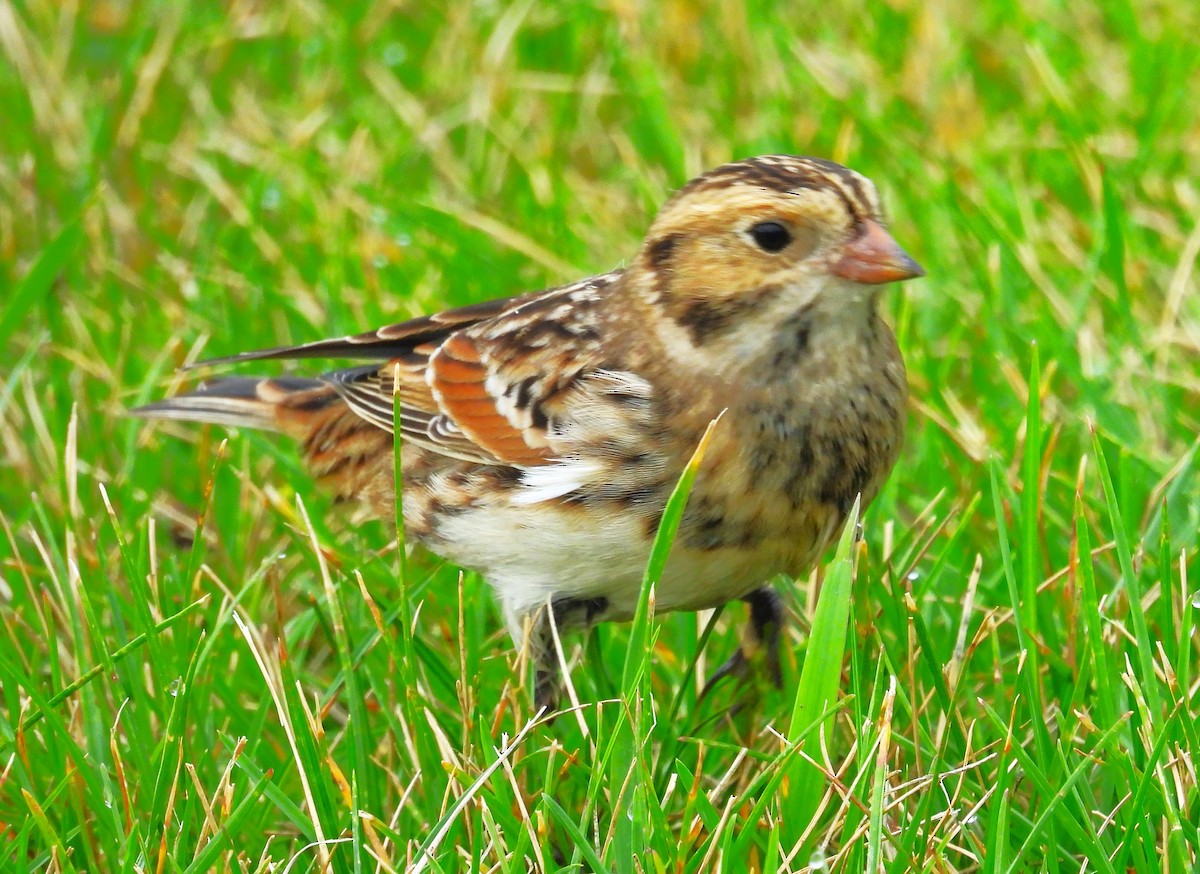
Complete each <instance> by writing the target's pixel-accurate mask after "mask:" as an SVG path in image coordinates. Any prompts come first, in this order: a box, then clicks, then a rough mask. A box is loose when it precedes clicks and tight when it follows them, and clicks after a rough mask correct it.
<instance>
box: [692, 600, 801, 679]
mask: <svg viewBox="0 0 1200 874" xmlns="http://www.w3.org/2000/svg"><path fill="white" fill-rule="evenodd" d="M742 600H743V601H745V602H746V603H747V604H749V605H750V621H749V622H748V623H747V625H746V631H745V633H744V634H743V635H742V642H741V644H739V645H738V648H737V650H736V651H735V652H734V654H733V655H731V656H730V657H729V660H728V661H726V662H725V664H723V665H721V667H719V668H717V670H716V672H715V673H714V674H713V675H712V676H711V677H709V678H708V681H707V682H706V683H705V684H704V689H703V690H702V691H701V692H700V697H699V699H698V701H703V700H704V699H705V698H706V697H707V696H708V693H709V692H711V691H712V690H713V689H714V688H715V687H716V686H717V684H718V683H720V681H721V680H723V679H725V678H726V677H729V676H735V677H737V678H739V679H740V680H743V681H744V680H745V679H746V678H747V677H748V676H750V675H751V674H752V673H753V664H752V659H753V658H754V656H755V654H756V653H757V652H758V649H759V648H760V647H762V648H763V649H765V650H766V652H765V653H764V654H763V661H764V662H765V663H766V669H767V677H768V678H769V679H770V681H771V684H772V685H773V686H774V687H775V688H776V689H782V688H783V666H782V665H781V663H780V659H779V640H780V638H781V637H782V626H783V616H784V613H783V604H782V603H781V602H780V600H779V595H778V594H776V593H775V590H774V589H770V588H766V587H764V588H761V589H755V590H754V591H753V592H751V593H750V594H749V595H746V596H745V597H744V598H743V599H742Z"/></svg>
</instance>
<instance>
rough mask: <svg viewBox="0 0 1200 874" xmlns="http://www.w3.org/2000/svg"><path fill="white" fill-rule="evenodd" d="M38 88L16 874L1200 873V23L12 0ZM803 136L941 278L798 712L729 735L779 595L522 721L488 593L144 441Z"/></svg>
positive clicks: (280, 493) (580, 644)
mask: <svg viewBox="0 0 1200 874" xmlns="http://www.w3.org/2000/svg"><path fill="white" fill-rule="evenodd" d="M393 5H395V6H396V8H393ZM806 7H807V8H806ZM334 9H337V10H338V11H336V12H335V11H333V10H334ZM0 58H2V59H0V109H2V110H3V112H2V114H3V118H4V121H3V128H2V134H0V306H2V307H3V309H2V310H0V347H2V349H3V353H4V356H3V362H4V364H3V365H2V366H0V870H4V871H10V870H11V871H34V870H55V871H72V870H74V871H89V872H91V871H95V872H117V871H121V872H125V871H155V872H159V871H163V872H181V871H206V870H222V871H225V870H228V871H233V870H239V871H240V870H250V871H259V870H268V869H271V868H272V866H273V869H274V870H283V868H284V867H285V866H286V865H288V864H289V863H290V864H291V870H309V869H311V868H313V867H315V866H319V865H327V867H328V870H331V871H337V872H360V871H376V870H382V871H388V870H394V871H403V870H406V869H409V868H410V867H417V868H422V869H423V870H427V871H444V872H450V871H460V870H478V871H526V870H529V869H530V868H531V867H535V866H536V867H539V868H545V869H549V870H555V869H557V868H559V867H560V866H567V867H569V866H574V870H597V871H600V870H604V871H612V872H625V871H656V872H657V871H662V872H665V871H672V872H700V871H713V870H719V869H720V870H730V871H734V870H743V869H746V868H748V869H749V870H758V871H802V870H828V871H833V870H836V871H862V870H869V871H872V872H874V871H876V870H886V871H889V872H905V871H930V872H941V871H955V870H983V871H988V872H992V871H995V872H1002V871H1013V870H1015V871H1022V870H1046V871H1052V872H1063V874H1066V872H1073V871H1079V870H1089V871H1091V870H1095V871H1114V872H1124V871H1137V872H1151V871H1154V872H1157V871H1162V870H1170V871H1188V870H1194V869H1195V867H1196V865H1197V863H1198V860H1200V827H1198V825H1197V823H1200V789H1198V787H1197V777H1196V773H1197V767H1198V766H1200V762H1198V761H1197V758H1198V755H1200V728H1198V727H1197V726H1198V725H1200V719H1198V717H1200V685H1198V684H1200V661H1198V659H1197V655H1196V652H1197V631H1196V625H1197V620H1196V614H1197V611H1198V608H1200V598H1197V595H1196V592H1197V590H1198V589H1200V568H1197V551H1198V542H1197V541H1198V535H1200V498H1198V497H1197V495H1198V494H1200V485H1198V481H1197V469H1198V459H1197V451H1198V446H1200V443H1198V442H1197V436H1196V435H1197V433H1200V364H1198V363H1197V362H1198V361H1200V303H1198V302H1200V288H1198V284H1200V281H1198V279H1197V275H1196V271H1195V268H1196V260H1197V254H1198V252H1200V231H1198V230H1197V218H1196V217H1197V215H1200V188H1198V187H1197V183H1196V180H1197V179H1200V136H1197V128H1196V120H1195V112H1194V108H1195V98H1194V95H1195V94H1196V92H1197V89H1198V88H1200V6H1197V5H1196V4H1194V3H1175V4H1152V3H1149V2H1145V0H1127V2H1123V0H1102V2H1099V3H1094V4H1059V3H1052V2H1048V0H1033V2H1030V3H1024V4H1018V5H1016V6H1014V5H1012V4H1009V3H1001V2H999V0H982V2H980V3H977V4H957V5H956V4H951V5H946V6H940V7H939V6H931V5H929V4H919V3H910V2H894V3H887V4H884V3H873V4H867V3H863V2H860V0H847V2H845V3H840V4H812V5H809V4H779V3H757V2H755V3H751V4H748V5H747V4H742V3H733V2H717V3H713V4H709V5H708V6H707V7H706V8H705V9H704V11H701V10H700V8H699V7H697V6H693V4H691V3H687V2H681V0H671V2H664V3H662V4H661V5H659V6H647V7H646V8H644V9H643V8H642V7H641V6H640V5H639V4H630V3H614V4H612V5H611V6H609V5H604V4H561V5H558V4H555V5H551V4H540V3H533V2H516V3H508V2H482V0H481V2H475V3H470V2H467V3H460V4H419V3H410V4H388V3H383V2H379V3H368V2H357V0H353V2H349V3H345V4H329V5H325V4H315V3H303V2H292V3H279V4H210V3H191V4H187V3H183V4H174V3H171V4H168V3H155V2H145V3H133V4H125V3H119V2H114V0H94V2H91V3H85V4H61V3H51V2H48V0H24V2H20V3H17V4H16V5H9V4H0ZM774 151H786V152H797V153H804V154H813V155H821V156H826V157H831V158H833V159H835V160H839V161H843V162H845V163H848V164H849V165H851V166H853V167H855V168H857V169H859V170H861V171H863V172H864V173H866V174H867V175H869V176H871V177H872V178H873V179H875V180H876V181H877V182H878V183H879V185H880V187H881V189H882V191H883V193H884V196H885V199H886V202H887V204H888V207H889V209H890V212H891V214H892V216H893V227H894V232H895V235H896V236H897V238H898V239H899V240H900V241H901V242H902V244H903V245H904V246H905V247H906V248H907V249H908V250H909V251H910V252H912V254H913V255H914V256H915V257H916V258H917V260H919V261H920V262H921V264H922V265H923V266H924V267H925V268H926V270H927V271H928V274H929V275H928V278H927V279H924V280H921V281H918V282H915V283H909V284H906V285H905V286H904V287H902V288H897V289H895V290H894V291H893V292H890V293H889V294H890V296H889V298H888V302H887V306H888V312H889V318H890V320H891V321H892V323H893V324H894V325H895V326H896V328H897V333H898V336H899V339H900V343H901V346H902V347H903V349H904V353H905V358H906V360H907V363H908V367H909V378H910V383H911V386H912V398H913V400H912V404H911V410H910V421H909V435H908V440H907V445H906V448H905V452H904V455H903V458H902V460H901V462H900V464H899V465H898V466H897V469H896V471H895V472H894V474H893V475H892V477H891V480H890V481H889V483H888V486H887V488H886V489H885V491H884V493H883V494H882V495H881V496H880V497H879V498H878V499H877V500H876V502H875V503H874V504H873V506H871V507H870V508H869V510H868V511H867V512H866V513H865V515H864V518H863V526H864V532H865V541H864V542H863V543H862V544H861V545H854V544H852V543H851V542H850V541H849V540H847V541H845V542H844V543H843V545H842V548H841V550H840V552H839V553H838V557H837V558H836V559H834V563H833V565H832V566H831V568H830V570H829V572H828V580H827V582H828V583H829V585H827V586H825V587H824V589H822V592H823V593H824V598H825V600H824V601H823V602H822V603H821V605H820V608H819V609H818V606H817V595H816V587H815V586H814V585H813V581H812V580H811V579H802V580H799V581H796V582H794V583H793V582H791V581H783V580H781V581H779V582H780V586H781V588H782V589H783V590H784V591H785V593H786V594H787V596H788V599H789V601H790V603H791V604H792V606H793V608H794V613H795V616H796V621H795V622H794V623H793V627H792V628H791V629H790V630H789V635H790V636H789V638H788V642H789V645H788V646H786V647H785V653H784V662H785V664H784V668H785V675H786V683H785V688H784V690H783V691H782V692H775V691H774V690H763V691H762V693H761V696H760V698H759V699H758V700H757V701H756V702H751V703H748V704H745V706H741V707H735V706H732V703H733V702H732V699H733V697H734V695H735V692H734V690H733V689H732V687H729V688H723V689H722V690H721V694H719V695H714V696H713V697H711V698H710V699H706V700H704V701H699V700H698V692H699V688H700V685H701V679H702V678H703V676H704V675H705V674H706V673H708V672H710V671H711V670H712V669H713V668H714V666H715V665H717V664H719V663H720V662H721V661H723V660H724V658H725V657H726V656H727V655H728V654H729V653H730V652H731V651H732V648H733V647H734V646H735V645H736V641H737V634H738V626H739V625H740V623H741V621H742V618H743V617H742V610H741V608H739V607H730V608H728V609H726V610H725V611H723V614H722V615H721V616H720V617H718V618H717V619H716V620H715V623H714V624H712V625H711V626H710V624H709V618H708V617H705V616H699V617H698V616H693V615H673V616H653V617H651V616H650V615H649V614H651V613H652V611H650V610H649V609H648V610H647V619H646V620H645V621H640V622H639V623H635V624H634V625H633V626H632V628H631V627H630V626H605V627H601V628H600V629H598V630H597V631H596V632H595V633H594V634H593V635H591V636H590V637H588V638H587V639H586V641H585V640H582V639H580V638H578V637H575V636H571V635H568V636H567V637H566V640H565V644H566V645H567V648H568V653H569V654H570V656H571V657H572V658H573V659H575V660H576V664H575V667H574V670H573V672H572V681H573V694H574V696H575V698H576V699H577V700H578V702H579V703H580V705H581V707H580V708H579V710H578V711H577V712H573V713H568V714H566V715H564V716H561V717H559V718H558V720H557V721H555V722H554V723H553V725H549V726H548V725H545V724H542V723H540V722H532V721H531V720H532V719H533V717H534V714H533V713H532V707H531V704H530V697H529V694H528V690H526V689H525V688H523V687H522V685H521V683H520V682H519V680H518V676H519V675H518V673H517V672H515V671H514V665H513V657H512V655H511V653H510V652H509V645H508V641H507V639H506V636H505V634H504V633H503V631H502V628H501V623H500V620H499V616H498V613H497V610H496V608H495V607H494V605H493V604H492V602H491V599H490V596H489V594H488V591H487V587H486V584H485V583H484V582H482V581H481V580H479V579H478V578H477V577H475V576H474V575H471V574H465V575H463V574H460V573H459V571H458V570H457V569H455V568H453V567H448V566H446V565H444V564H443V563H441V562H439V561H438V560H437V559H436V558H434V557H432V556H429V555H427V554H425V553H423V552H420V551H418V552H414V553H413V554H412V555H410V556H409V557H408V560H407V562H406V568H405V572H404V573H403V574H401V573H399V570H398V569H399V567H400V562H399V560H398V557H397V554H396V552H395V550H394V548H391V546H390V544H391V543H392V541H393V540H394V537H395V526H394V524H393V523H392V522H373V523H369V524H365V525H362V524H355V523H353V522H351V521H349V520H347V519H346V518H345V517H344V516H342V515H341V514H340V513H339V512H338V511H337V510H336V509H335V508H333V507H332V506H331V502H330V501H329V500H328V498H327V497H326V496H324V495H320V494H318V493H316V492H315V490H314V489H313V488H312V484H311V481H310V480H309V479H307V478H306V476H305V474H304V473H303V471H302V469H301V468H300V466H299V464H298V461H297V456H296V455H295V453H294V451H293V449H292V447H289V446H287V445H285V444H284V443H282V442H278V441H274V440H272V439H271V438H270V437H267V436H263V435H257V434H245V433H243V434H236V435H227V434H225V433H224V432H222V431H221V430H220V429H216V428H207V429H205V428H190V427H182V426H173V425H172V426H167V425H147V424H146V423H144V422H140V421H134V420H130V419H127V418H124V417H122V410H124V409H126V408H128V407H130V406H133V405H135V404H137V403H139V402H141V401H145V400H147V399H152V398H157V397H160V396H162V395H163V394H164V393H167V392H169V391H171V390H173V389H174V388H176V387H177V386H178V385H179V384H180V382H181V380H184V379H187V378H190V377H188V376H187V375H186V374H184V375H180V374H178V373H177V371H176V368H177V367H178V365H181V364H183V363H184V362H186V361H189V360H193V359H195V358H197V357H199V356H201V355H222V354H226V353H232V352H236V351H238V350H242V349H248V348H256V347H262V346H270V345H275V344H279V343H288V342H298V341H303V340H310V339H316V338H319V337H324V336H329V335H335V334H340V333H345V332H350V331H353V330H359V329H363V328H365V327H370V326H376V325H380V324H385V323H387V322H392V321H398V320H401V319H404V318H407V317H410V316H413V315H417V314H420V313H423V312H428V311H431V310H433V309H435V308H441V307H446V306H450V305H455V304H463V303H468V302H471V301H477V300H483V299H487V298H491V297H497V296H502V295H507V294H511V293H516V292H518V291H522V290H527V289H532V288H537V287H544V286H548V285H552V284H555V283H558V282H562V281H567V280H572V279H575V278H577V277H579V276H582V275H585V274H587V273H590V272H598V271H602V270H605V269H608V268H610V267H612V266H614V265H615V264H617V263H620V261H621V260H622V259H623V258H628V257H629V256H630V255H631V254H632V252H633V251H634V247H635V246H636V245H637V242H638V240H639V239H640V236H641V234H642V232H643V231H644V229H645V227H646V225H647V224H648V222H649V219H650V217H651V215H652V213H653V210H654V209H655V208H656V206H657V205H658V204H659V203H661V201H662V200H663V199H664V198H665V196H666V195H667V194H668V192H669V191H670V190H671V189H672V188H673V187H675V186H678V185H679V184H681V183H682V182H684V181H685V180H686V179H687V178H688V177H689V176H691V175H693V174H694V173H697V172H699V171H702V170H704V169H706V168H708V167H710V166H713V165H715V164H718V163H721V162H723V161H726V160H729V159H731V158H735V157H742V156H746V155H750V154H757V153H763V152H774ZM718 427H719V426H718ZM301 497H302V498H303V504H301V503H300V502H299V499H300V498H301ZM650 606H651V602H647V608H649V607H650ZM813 617H817V618H818V619H819V620H820V623H819V624H818V625H817V626H816V627H814V625H813ZM843 623H845V624H843ZM631 635H632V636H631ZM842 638H844V639H845V641H846V642H845V645H844V646H845V650H846V652H845V653H843V654H841V657H840V658H839V652H840V649H841V647H839V646H838V644H837V642H838V640H839V639H842ZM810 641H817V642H818V644H819V645H820V646H821V652H820V654H819V655H820V658H819V659H818V658H809V649H810V643H809V642H810ZM581 653H582V656H581V657H580V654H581ZM810 666H812V667H810ZM806 670H807V671H808V672H809V675H808V676H805V678H804V679H803V680H802V679H801V674H802V671H806ZM827 690H833V691H834V695H835V697H834V700H830V699H829V698H828V694H829V692H828V691H827ZM744 703H745V702H744ZM798 723H803V724H798Z"/></svg>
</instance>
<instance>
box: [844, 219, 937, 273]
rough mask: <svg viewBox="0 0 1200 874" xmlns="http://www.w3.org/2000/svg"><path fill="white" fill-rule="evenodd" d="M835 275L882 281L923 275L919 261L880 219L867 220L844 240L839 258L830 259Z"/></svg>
mask: <svg viewBox="0 0 1200 874" xmlns="http://www.w3.org/2000/svg"><path fill="white" fill-rule="evenodd" d="M832 272H833V275H834V276H840V277H841V278H842V279H849V280H850V281H851V282H861V283H863V284H864V285H881V284H882V283H884V282H900V281H902V280H904V279H914V278H916V277H918V276H924V275H925V271H924V270H922V269H921V265H920V264H918V263H917V262H916V261H914V260H913V259H912V256H911V255H909V254H908V253H907V252H905V251H904V250H903V249H901V248H900V245H899V244H898V243H897V242H896V241H895V240H893V239H892V235H891V234H889V233H888V232H887V231H886V230H884V227H883V225H881V224H879V222H875V221H871V220H869V219H868V220H867V221H866V223H865V226H864V229H863V231H862V233H860V234H859V235H858V236H857V237H856V238H854V239H853V240H851V241H850V242H849V243H847V244H846V247H845V248H844V249H842V254H841V257H840V258H837V259H836V260H835V261H834V262H833V268H832Z"/></svg>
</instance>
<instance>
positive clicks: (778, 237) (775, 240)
mask: <svg viewBox="0 0 1200 874" xmlns="http://www.w3.org/2000/svg"><path fill="white" fill-rule="evenodd" d="M750 236H751V237H753V238H754V242H755V243H757V244H758V248H760V249H762V250H763V251H764V252H781V251H783V250H784V249H785V248H787V244H788V243H790V242H791V241H792V234H791V231H789V230H788V229H787V228H785V227H784V226H783V225H781V224H780V223H779V222H759V223H758V224H756V225H755V226H754V227H752V228H751V229H750Z"/></svg>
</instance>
